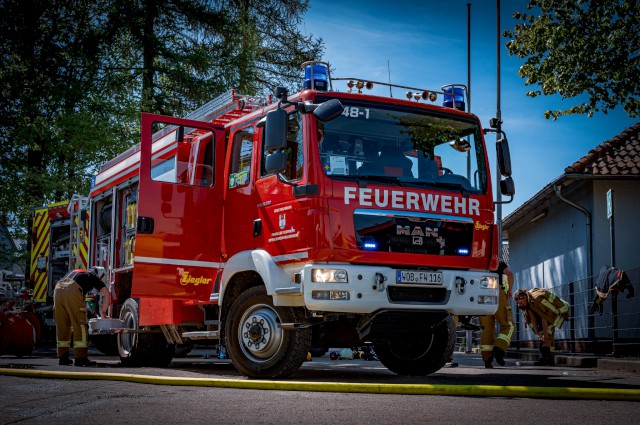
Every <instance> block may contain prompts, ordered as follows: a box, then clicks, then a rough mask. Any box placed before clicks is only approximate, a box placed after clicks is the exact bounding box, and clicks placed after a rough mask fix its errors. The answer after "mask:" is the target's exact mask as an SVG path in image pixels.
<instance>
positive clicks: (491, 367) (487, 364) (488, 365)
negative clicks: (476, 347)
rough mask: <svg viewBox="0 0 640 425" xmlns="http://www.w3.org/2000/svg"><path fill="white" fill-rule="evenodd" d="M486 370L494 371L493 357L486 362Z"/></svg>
mask: <svg viewBox="0 0 640 425" xmlns="http://www.w3.org/2000/svg"><path fill="white" fill-rule="evenodd" d="M484 368H485V369H493V356H491V357H490V358H489V359H487V360H485V361H484Z"/></svg>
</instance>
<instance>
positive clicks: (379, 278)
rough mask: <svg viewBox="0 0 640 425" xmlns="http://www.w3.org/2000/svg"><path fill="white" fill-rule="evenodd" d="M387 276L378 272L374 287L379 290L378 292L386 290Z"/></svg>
mask: <svg viewBox="0 0 640 425" xmlns="http://www.w3.org/2000/svg"><path fill="white" fill-rule="evenodd" d="M386 280H387V278H386V277H385V276H384V275H383V274H382V273H376V277H375V283H374V284H373V289H374V290H378V292H382V291H384V282H385V281H386Z"/></svg>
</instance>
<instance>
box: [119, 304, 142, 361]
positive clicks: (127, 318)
mask: <svg viewBox="0 0 640 425" xmlns="http://www.w3.org/2000/svg"><path fill="white" fill-rule="evenodd" d="M122 322H123V323H124V328H125V329H136V328H137V327H138V326H137V325H138V324H137V323H136V318H135V317H133V313H131V312H130V311H126V312H125V314H124V315H123V317H122ZM135 338H137V335H136V334H134V333H121V334H118V340H119V341H120V348H121V353H120V354H121V355H122V356H123V357H128V356H129V355H131V351H132V350H133V346H134V345H135Z"/></svg>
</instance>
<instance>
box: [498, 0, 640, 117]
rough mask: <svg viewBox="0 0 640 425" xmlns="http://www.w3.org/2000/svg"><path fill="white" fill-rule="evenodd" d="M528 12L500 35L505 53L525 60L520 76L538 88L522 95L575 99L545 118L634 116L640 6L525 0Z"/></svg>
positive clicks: (629, 0)
mask: <svg viewBox="0 0 640 425" xmlns="http://www.w3.org/2000/svg"><path fill="white" fill-rule="evenodd" d="M527 10H530V11H532V12H529V13H521V12H516V13H515V14H514V18H516V19H519V20H521V21H522V23H519V24H517V25H516V26H515V28H514V29H513V31H505V32H504V36H505V37H508V38H510V39H511V40H510V41H508V42H507V48H508V50H509V53H510V54H511V55H516V56H517V57H519V58H522V59H526V61H525V63H524V65H523V66H522V67H521V68H520V71H519V75H520V76H521V77H522V78H524V79H525V84H526V85H535V84H537V85H539V86H540V89H537V90H531V91H529V92H528V93H527V95H528V96H530V97H536V96H539V95H541V94H544V95H552V94H560V95H561V96H562V99H563V100H566V99H574V102H573V103H574V105H573V106H571V107H568V108H567V109H562V110H555V111H546V112H545V117H546V118H547V119H548V118H552V119H554V120H555V119H557V118H559V117H561V116H563V115H570V114H587V115H588V116H593V114H594V113H597V112H602V113H604V114H606V113H607V111H608V110H611V109H614V108H615V107H616V106H618V105H621V106H622V107H623V108H624V110H625V111H626V112H627V114H628V115H629V116H630V117H637V116H639V114H640V104H639V102H638V98H639V95H640V49H639V46H640V2H637V1H635V0H598V1H595V0H578V1H575V2H574V1H560V2H559V1H553V0H530V1H529V5H528V6H527ZM576 102H577V103H576Z"/></svg>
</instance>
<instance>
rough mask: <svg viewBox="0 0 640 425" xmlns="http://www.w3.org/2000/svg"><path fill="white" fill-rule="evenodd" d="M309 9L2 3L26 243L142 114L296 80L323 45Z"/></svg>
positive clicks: (3, 209)
mask: <svg viewBox="0 0 640 425" xmlns="http://www.w3.org/2000/svg"><path fill="white" fill-rule="evenodd" d="M307 7H308V2H307V1H306V0H265V1H262V2H260V1H255V0H244V1H238V0H228V1H226V0H219V1H216V0H104V1H102V2H92V1H87V0H59V1H55V2H52V1H50V0H32V1H28V2H27V1H23V0H3V1H1V2H0V58H1V64H0V93H1V95H0V149H1V156H0V189H1V190H0V218H1V219H2V220H3V222H5V223H6V225H7V226H8V227H9V228H10V229H12V230H13V231H14V232H15V233H14V236H16V237H18V239H22V240H25V239H26V240H28V238H27V229H29V228H30V218H31V215H32V212H33V210H34V209H35V208H36V207H41V206H43V205H46V204H48V203H50V202H54V201H59V200H65V199H69V197H70V196H71V194H73V193H81V194H87V193H88V192H89V184H90V181H91V175H92V174H94V173H95V171H96V170H97V169H98V167H99V165H100V164H103V163H104V162H106V161H107V160H108V159H110V158H112V157H113V156H115V155H116V154H117V153H118V152H121V151H123V150H125V149H126V148H128V147H130V146H131V145H133V144H135V143H137V141H138V140H139V130H138V128H139V116H140V112H141V111H145V112H154V113H162V114H168V115H176V116H184V115H186V114H187V113H188V112H190V111H191V110H193V109H195V108H197V107H198V106H200V105H202V104H204V103H205V102H207V101H209V100H211V99H212V98H214V97H216V96H217V95H218V94H220V93H222V92H224V91H226V90H228V89H230V88H238V89H239V90H240V91H241V92H244V93H247V94H257V92H261V91H262V92H264V91H267V90H269V89H271V88H272V87H274V86H275V85H276V83H278V82H281V81H283V82H289V83H291V82H293V81H297V82H299V81H301V78H300V70H299V69H298V66H299V64H300V62H302V61H304V60H311V59H319V56H320V54H321V51H322V41H321V40H319V39H313V38H312V37H311V36H304V35H303V34H302V33H301V32H300V30H299V28H298V26H299V24H300V22H301V19H302V16H303V14H304V12H305V11H306V9H307ZM276 14H277V16H276ZM280 15H281V16H280Z"/></svg>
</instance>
